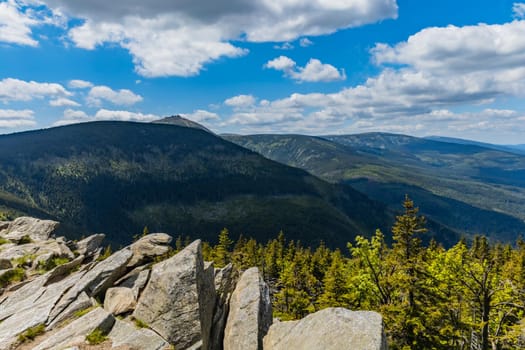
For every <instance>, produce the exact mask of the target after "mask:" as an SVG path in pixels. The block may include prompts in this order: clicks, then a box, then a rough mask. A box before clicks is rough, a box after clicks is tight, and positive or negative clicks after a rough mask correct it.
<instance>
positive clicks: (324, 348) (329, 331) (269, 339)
mask: <svg viewBox="0 0 525 350" xmlns="http://www.w3.org/2000/svg"><path fill="white" fill-rule="evenodd" d="M287 349H302V350H353V349H359V350H387V343H386V337H385V333H384V329H383V320H382V317H381V315H380V314H378V313H376V312H370V311H350V310H348V309H344V308H328V309H324V310H321V311H318V312H316V313H314V314H311V315H308V316H306V317H305V318H303V319H302V320H299V321H288V322H277V323H274V324H273V325H272V326H271V327H270V330H269V331H268V334H267V335H266V336H265V337H264V350H287Z"/></svg>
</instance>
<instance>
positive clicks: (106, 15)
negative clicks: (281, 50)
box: [44, 0, 397, 77]
mask: <svg viewBox="0 0 525 350" xmlns="http://www.w3.org/2000/svg"><path fill="white" fill-rule="evenodd" d="M44 1H45V2H46V4H48V6H50V7H52V8H54V9H60V11H63V12H64V13H67V14H69V15H70V16H71V17H75V18H81V19H84V22H83V23H82V24H80V25H79V26H77V27H75V28H72V29H71V30H70V31H69V38H70V39H71V40H72V42H73V43H74V44H75V45H76V46H77V47H81V48H85V49H94V48H95V47H97V46H98V45H103V44H105V43H116V44H118V45H120V46H121V47H123V48H125V49H127V50H128V51H129V52H130V54H131V55H132V56H133V61H134V63H135V66H136V71H137V72H138V73H139V74H141V75H144V76H148V77H156V76H169V75H177V76H191V75H196V74H198V73H199V72H200V71H201V70H202V69H203V66H204V65H205V64H206V63H208V62H211V61H214V60H217V59H218V58H221V57H238V56H241V55H244V54H246V53H247V50H245V49H243V48H241V47H237V46H234V44H232V43H231V42H232V41H236V42H239V41H241V42H242V41H247V42H290V41H293V40H296V39H297V38H299V37H302V36H305V35H308V36H315V35H323V34H329V33H333V32H335V31H337V30H340V29H343V28H350V27H355V26H360V25H363V24H367V23H373V22H376V21H379V20H382V19H386V18H396V17H397V4H396V1H395V0H368V1H362V0H343V1H310V2H307V3H305V2H298V1H295V0H283V1H279V2H275V1H251V0H230V1H225V0H219V1H208V0H196V1H176V2H173V1H169V0H152V1H147V2H144V1H139V0H115V1H113V2H112V3H111V6H108V5H107V2H106V1H102V0H93V1H89V2H86V1H84V0H44Z"/></svg>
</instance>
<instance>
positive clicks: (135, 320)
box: [133, 318, 149, 328]
mask: <svg viewBox="0 0 525 350" xmlns="http://www.w3.org/2000/svg"><path fill="white" fill-rule="evenodd" d="M133 323H135V326H136V327H137V328H149V326H148V324H147V323H146V322H144V321H142V320H140V319H138V318H133Z"/></svg>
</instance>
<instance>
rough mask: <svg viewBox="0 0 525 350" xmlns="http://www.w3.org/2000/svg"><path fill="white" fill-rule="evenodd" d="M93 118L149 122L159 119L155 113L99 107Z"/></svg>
mask: <svg viewBox="0 0 525 350" xmlns="http://www.w3.org/2000/svg"><path fill="white" fill-rule="evenodd" d="M94 119H95V120H118V121H135V122H151V121H154V120H158V119H160V117H159V116H158V115H155V114H143V113H138V112H130V111H114V110H108V109H100V110H98V112H97V113H96V114H95V116H94Z"/></svg>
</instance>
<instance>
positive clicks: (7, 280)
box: [0, 267, 26, 288]
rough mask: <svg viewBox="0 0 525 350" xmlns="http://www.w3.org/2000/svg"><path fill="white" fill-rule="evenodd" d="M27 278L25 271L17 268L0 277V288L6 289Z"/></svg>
mask: <svg viewBox="0 0 525 350" xmlns="http://www.w3.org/2000/svg"><path fill="white" fill-rule="evenodd" d="M25 277H26V273H25V271H24V269H22V268H20V267H17V268H14V269H13V270H11V271H8V272H6V273H4V274H3V275H2V276H0V288H4V287H6V286H8V285H10V284H11V283H13V282H19V281H23V280H24V279H25Z"/></svg>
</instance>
